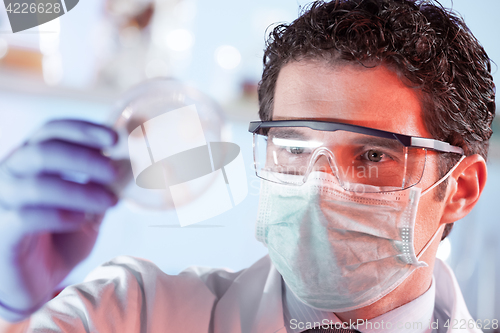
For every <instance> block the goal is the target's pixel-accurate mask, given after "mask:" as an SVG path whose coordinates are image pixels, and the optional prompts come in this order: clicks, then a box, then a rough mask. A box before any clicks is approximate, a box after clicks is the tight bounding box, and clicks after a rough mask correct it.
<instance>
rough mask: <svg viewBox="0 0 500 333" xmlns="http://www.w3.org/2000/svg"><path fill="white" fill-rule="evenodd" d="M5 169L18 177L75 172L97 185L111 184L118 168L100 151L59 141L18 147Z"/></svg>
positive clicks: (6, 163) (7, 161) (6, 162)
mask: <svg viewBox="0 0 500 333" xmlns="http://www.w3.org/2000/svg"><path fill="white" fill-rule="evenodd" d="M5 167H6V168H7V170H8V171H9V172H11V173H12V174H14V175H15V176H18V177H20V176H31V175H36V174H42V173H49V174H62V175H64V174H65V173H68V172H72V173H74V172H76V173H80V174H83V175H84V176H86V177H87V178H88V179H89V180H92V181H95V182H98V183H110V182H113V181H115V180H116V177H117V173H118V170H117V166H115V165H114V163H113V162H112V161H111V159H109V158H108V157H106V156H104V155H102V154H101V152H100V151H99V150H97V149H94V148H88V147H85V146H81V145H78V144H74V143H68V142H64V141H59V140H49V141H44V142H40V143H36V144H31V145H25V146H23V147H20V148H19V149H18V150H16V151H15V152H14V153H13V154H12V155H11V156H10V157H9V158H8V159H7V160H6V161H5Z"/></svg>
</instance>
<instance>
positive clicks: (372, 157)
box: [363, 149, 385, 162]
mask: <svg viewBox="0 0 500 333" xmlns="http://www.w3.org/2000/svg"><path fill="white" fill-rule="evenodd" d="M363 155H364V157H365V158H366V159H367V160H369V161H370V162H380V161H381V160H382V158H383V157H384V156H385V155H384V153H382V152H381V151H379V150H373V149H370V150H368V151H367V152H366V153H364V154H363Z"/></svg>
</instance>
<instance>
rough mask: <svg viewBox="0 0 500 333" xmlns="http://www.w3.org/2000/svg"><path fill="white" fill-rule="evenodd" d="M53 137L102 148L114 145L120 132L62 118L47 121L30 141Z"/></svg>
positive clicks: (86, 122)
mask: <svg viewBox="0 0 500 333" xmlns="http://www.w3.org/2000/svg"><path fill="white" fill-rule="evenodd" d="M53 139H58V140H62V141H68V142H73V143H78V144H80V145H83V146H89V147H93V148H98V149H101V148H104V147H109V146H112V145H114V144H115V143H116V142H117V140H118V134H116V132H115V131H113V130H112V129H111V128H109V127H106V126H103V125H98V124H94V123H91V122H88V121H83V120H74V119H61V120H53V121H51V122H48V123H46V124H45V125H44V126H42V127H41V128H40V129H39V130H38V131H37V132H35V133H34V134H33V135H32V137H31V138H30V139H29V140H28V143H35V142H41V141H47V140H53Z"/></svg>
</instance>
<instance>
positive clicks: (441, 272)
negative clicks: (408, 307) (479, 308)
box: [434, 258, 482, 333]
mask: <svg viewBox="0 0 500 333" xmlns="http://www.w3.org/2000/svg"><path fill="white" fill-rule="evenodd" d="M434 279H435V282H436V299H435V307H434V317H435V319H437V320H438V322H439V328H440V330H439V332H449V333H453V332H457V333H458V332H460V333H463V332H468V333H480V332H482V331H481V329H479V328H478V327H472V328H471V327H469V323H470V322H469V321H470V320H472V321H474V319H473V318H472V316H471V315H470V313H469V311H468V309H467V305H466V304H465V300H464V298H463V296H462V292H461V291H460V286H459V285H458V282H457V279H456V278H455V274H454V273H453V270H452V269H451V268H450V267H449V266H448V265H447V264H446V263H445V262H444V261H442V260H440V259H439V258H436V263H435V266H434ZM463 322H465V323H467V327H466V328H465V330H464V327H463V325H461V324H463ZM472 326H474V325H472Z"/></svg>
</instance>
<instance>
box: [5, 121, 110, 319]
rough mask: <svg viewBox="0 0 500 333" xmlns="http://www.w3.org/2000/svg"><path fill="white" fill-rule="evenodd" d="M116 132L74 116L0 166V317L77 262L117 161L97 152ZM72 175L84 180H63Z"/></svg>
mask: <svg viewBox="0 0 500 333" xmlns="http://www.w3.org/2000/svg"><path fill="white" fill-rule="evenodd" d="M116 140H117V135H116V133H115V132H114V131H112V130H111V129H109V128H106V127H104V126H100V125H96V124H92V123H88V122H84V121H78V120H58V121H52V122H50V123H47V124H46V125H45V126H43V127H42V128H41V129H40V130H38V131H37V132H36V133H35V134H34V135H33V136H32V137H31V138H30V139H29V140H28V141H27V142H26V143H25V144H24V145H23V146H21V147H19V148H18V149H16V150H15V151H13V152H12V153H11V154H10V155H9V156H8V157H7V158H6V159H4V160H3V161H2V162H1V163H0V316H1V317H3V318H4V319H6V320H8V321H18V320H22V319H24V318H25V317H27V316H29V315H30V314H31V313H33V312H34V311H36V310H37V309H38V308H40V307H41V306H42V305H43V304H44V303H45V302H46V301H48V300H49V299H50V298H51V296H52V294H53V292H54V289H55V287H56V286H57V285H58V284H59V283H60V282H61V281H62V280H63V279H64V278H65V277H66V276H67V275H68V274H69V272H70V271H71V270H72V269H73V268H74V267H75V266H76V265H77V264H78V263H79V262H81V261H82V260H83V259H85V258H86V257H87V256H88V254H89V253H90V251H91V250H92V247H93V246H94V243H95V241H96V238H97V230H98V226H99V223H100V222H101V220H102V218H103V215H104V212H105V211H106V209H108V208H109V207H111V206H113V205H115V204H116V202H117V198H116V196H115V195H114V194H113V193H112V192H111V191H110V190H109V189H107V186H106V185H108V184H110V183H111V182H113V181H115V180H116V178H117V177H118V173H119V171H118V166H117V165H115V163H114V162H113V161H111V160H110V159H109V158H108V157H106V156H104V155H102V154H101V149H102V148H105V147H110V146H112V145H114V144H115V143H116ZM69 175H73V180H75V175H79V176H80V178H87V180H88V181H84V182H81V183H77V182H75V181H70V180H68V179H69Z"/></svg>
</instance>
